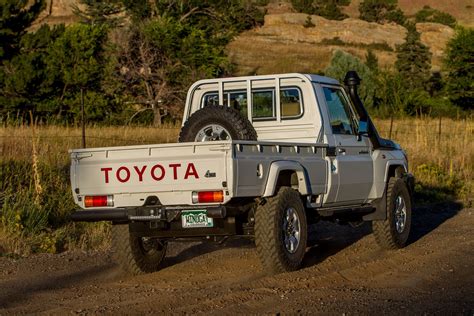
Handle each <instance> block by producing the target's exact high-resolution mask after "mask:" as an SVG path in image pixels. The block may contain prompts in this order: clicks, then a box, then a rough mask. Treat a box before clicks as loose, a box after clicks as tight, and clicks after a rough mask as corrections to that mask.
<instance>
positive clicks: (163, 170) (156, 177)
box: [151, 164, 165, 181]
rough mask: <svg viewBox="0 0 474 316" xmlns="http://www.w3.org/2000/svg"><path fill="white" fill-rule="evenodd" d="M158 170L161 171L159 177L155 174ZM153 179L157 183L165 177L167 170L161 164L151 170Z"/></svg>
mask: <svg viewBox="0 0 474 316" xmlns="http://www.w3.org/2000/svg"><path fill="white" fill-rule="evenodd" d="M156 169H160V172H161V174H160V175H159V176H157V175H156V173H155V171H156ZM151 177H152V178H153V179H154V180H156V181H160V180H161V179H163V178H164V177H165V168H163V166H162V165H160V164H156V165H154V166H153V168H151Z"/></svg>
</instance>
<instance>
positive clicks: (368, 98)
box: [324, 50, 376, 108]
mask: <svg viewBox="0 0 474 316" xmlns="http://www.w3.org/2000/svg"><path fill="white" fill-rule="evenodd" d="M349 70H355V71H357V73H358V74H359V77H360V78H361V79H362V83H361V86H360V90H359V95H360V98H361V100H362V102H363V103H364V105H365V106H366V107H367V108H373V106H374V97H375V92H376V79H375V76H374V74H373V73H372V71H371V70H370V69H369V67H367V66H366V65H365V64H364V63H363V62H362V60H360V59H359V58H357V57H355V56H353V55H351V54H348V53H345V52H343V51H341V50H338V51H336V52H335V53H334V56H333V57H332V59H331V63H330V64H329V66H328V67H327V68H326V69H325V70H324V74H325V75H326V76H329V77H333V78H335V79H337V80H339V81H340V82H343V81H344V77H345V76H346V73H347V72H348V71H349Z"/></svg>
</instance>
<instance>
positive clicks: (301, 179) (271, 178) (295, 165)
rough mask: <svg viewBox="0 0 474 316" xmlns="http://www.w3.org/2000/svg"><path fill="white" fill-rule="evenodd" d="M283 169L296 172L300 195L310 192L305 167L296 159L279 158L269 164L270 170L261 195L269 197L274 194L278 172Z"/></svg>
mask: <svg viewBox="0 0 474 316" xmlns="http://www.w3.org/2000/svg"><path fill="white" fill-rule="evenodd" d="M285 170H291V171H294V172H296V175H297V176H298V191H299V193H300V194H301V195H308V194H311V187H310V186H309V183H310V182H309V178H308V175H307V172H306V169H305V168H304V167H303V166H302V165H301V164H300V163H299V162H296V161H291V160H279V161H274V162H272V164H271V165H270V170H269V172H268V176H267V182H266V184H265V190H264V192H263V195H262V197H269V196H273V195H275V193H276V192H275V190H276V185H277V181H278V177H279V176H280V172H282V171H285Z"/></svg>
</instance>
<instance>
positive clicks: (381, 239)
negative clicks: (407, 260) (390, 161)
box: [372, 177, 411, 249]
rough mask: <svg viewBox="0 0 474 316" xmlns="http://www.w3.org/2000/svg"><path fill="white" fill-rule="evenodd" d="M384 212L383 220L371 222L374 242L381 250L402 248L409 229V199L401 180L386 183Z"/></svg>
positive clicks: (394, 179)
mask: <svg viewBox="0 0 474 316" xmlns="http://www.w3.org/2000/svg"><path fill="white" fill-rule="evenodd" d="M386 211H387V218H386V219H385V220H383V221H373V222H372V231H373V233H374V237H375V240H376V241H377V243H378V244H379V246H380V247H381V248H383V249H399V248H403V247H404V246H405V245H406V242H407V240H408V236H409V235H410V229H411V198H410V193H409V192H408V188H407V185H406V184H405V182H404V181H403V179H401V178H394V177H392V178H390V180H389V182H388V186H387V205H386Z"/></svg>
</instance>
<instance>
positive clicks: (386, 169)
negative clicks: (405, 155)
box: [384, 160, 408, 183]
mask: <svg viewBox="0 0 474 316" xmlns="http://www.w3.org/2000/svg"><path fill="white" fill-rule="evenodd" d="M393 165H396V166H402V167H403V169H404V170H405V173H407V172H408V167H407V165H406V163H405V161H403V160H390V161H388V162H387V164H386V165H385V175H384V182H385V183H388V171H389V169H390V166H393Z"/></svg>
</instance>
